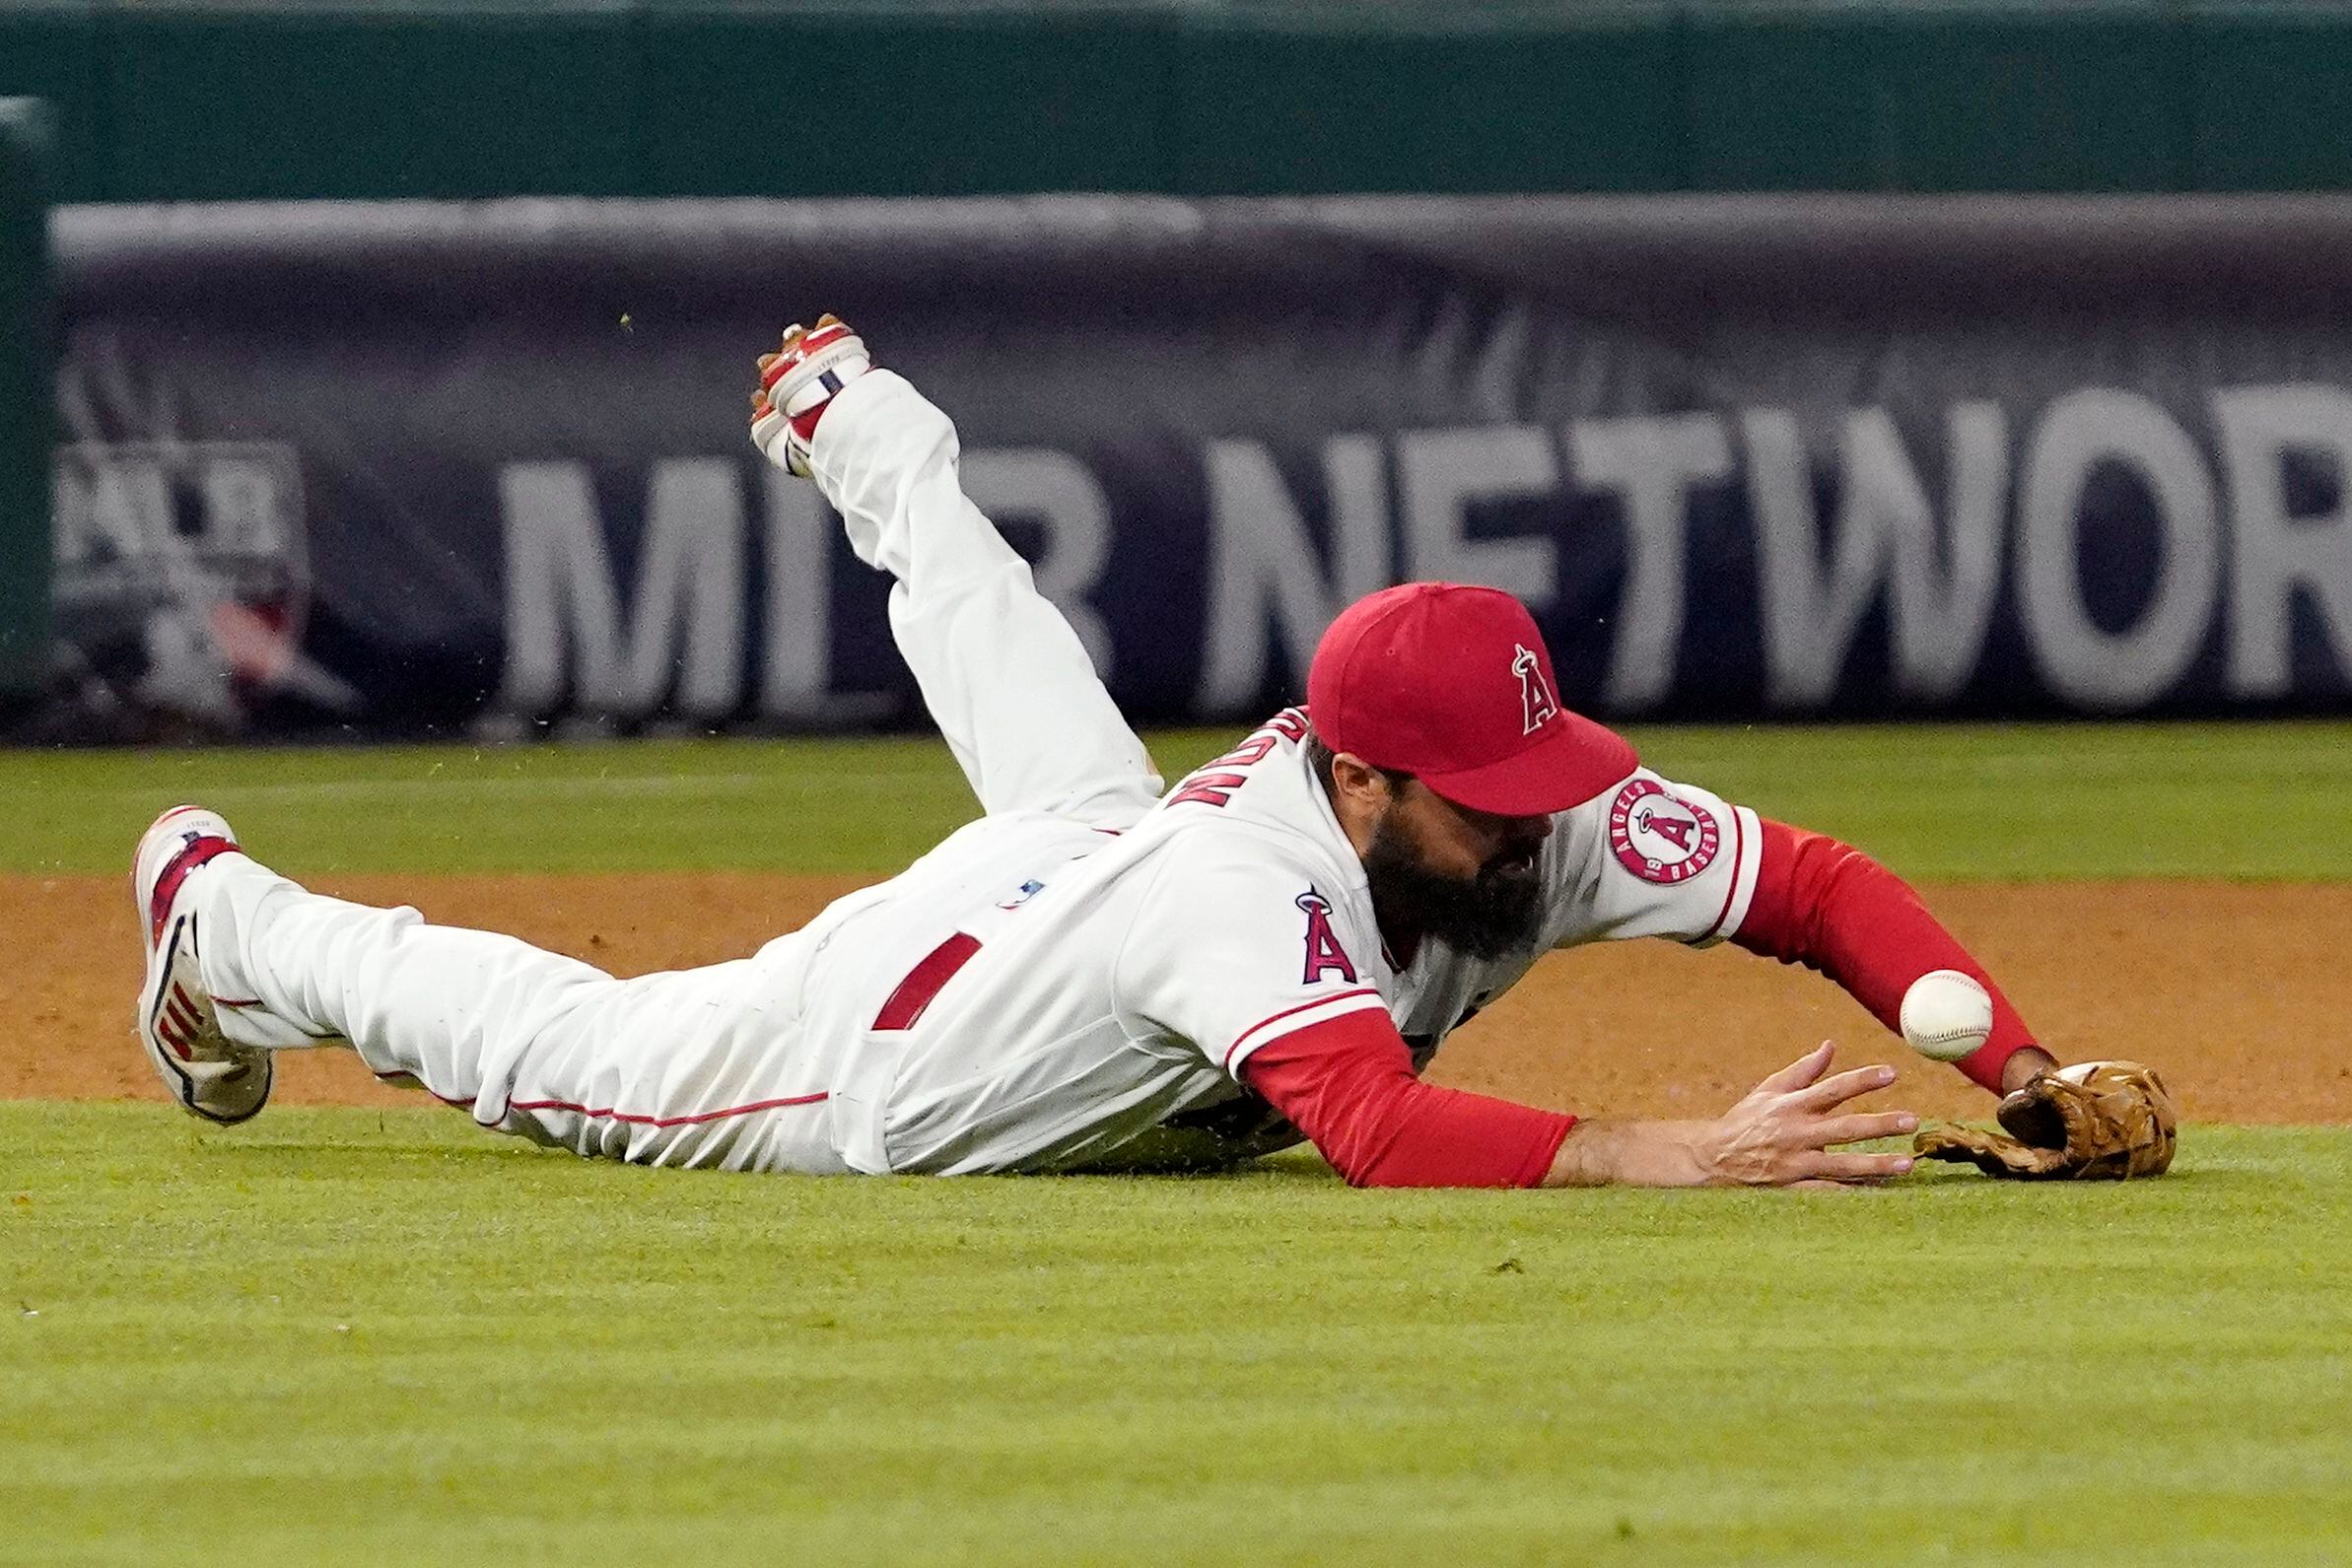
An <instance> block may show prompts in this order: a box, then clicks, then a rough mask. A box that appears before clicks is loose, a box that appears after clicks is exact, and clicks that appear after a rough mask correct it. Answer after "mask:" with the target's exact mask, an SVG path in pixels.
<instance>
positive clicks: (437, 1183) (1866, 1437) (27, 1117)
mask: <svg viewBox="0 0 2352 1568" xmlns="http://www.w3.org/2000/svg"><path fill="white" fill-rule="evenodd" d="M2182 1151H2183V1152H2182V1157H2181V1163H2180V1165H2179V1167H2178V1168H2177V1170H2176V1172H2175V1174H2174V1175H2173V1176H2172V1177H2169V1178H2167V1179H2166V1180H2165V1181H2163V1182H2159V1183H2150V1184H2144V1185H2135V1186H2132V1187H2128V1188H2123V1187H2111V1186H2082V1187H2057V1188H2024V1187H2015V1186H2006V1185H1995V1184H1993V1183H1991V1182H1988V1181H1985V1180H1983V1179H1982V1178H1979V1177H1977V1176H1975V1175H1974V1174H1973V1173H1971V1172H1958V1171H1954V1172H1950V1173H1943V1172H1939V1173H1937V1174H1936V1175H1934V1176H1933V1177H1931V1178H1929V1179H1923V1180H1915V1181H1911V1182H1906V1183H1903V1184H1899V1185H1898V1186H1896V1187H1893V1188H1890V1189H1888V1190H1885V1191H1881V1192H1873V1193H1820V1194H1813V1193H1632V1192H1614V1193H1612V1192H1603V1193H1352V1192H1349V1191H1347V1190H1346V1189H1344V1188H1342V1187H1341V1186H1340V1185H1339V1184H1338V1183H1337V1182H1336V1181H1335V1180H1333V1179H1332V1178H1331V1177H1330V1176H1329V1175H1328V1174H1326V1173H1324V1172H1323V1171H1322V1170H1321V1169H1320V1167H1319V1166H1317V1165H1316V1164H1315V1163H1313V1162H1312V1161H1304V1160H1284V1161H1280V1162H1277V1163H1276V1164H1275V1165H1274V1166H1273V1168H1272V1169H1270V1170H1267V1171H1265V1172H1263V1173H1260V1174H1253V1175H1248V1176H1243V1177H1238V1178H1231V1179H1222V1180H1210V1181H1198V1180H1196V1181H1127V1180H1111V1179H1094V1180H1063V1181H1055V1180H1039V1179H1027V1180H1024V1179H1002V1180H968V1181H954V1182H942V1181H924V1180H920V1179H908V1180H871V1179H847V1180H837V1181H814V1180H804V1179H793V1178H778V1177H726V1176H712V1175H703V1174H693V1173H676V1172H661V1171H645V1170H637V1169H631V1168H626V1167H617V1166H609V1165H597V1164H590V1163H588V1162H583V1161H578V1160H574V1159H571V1158H569V1157H568V1156H560V1155H548V1154H542V1153H538V1152H535V1151H532V1150H529V1149H527V1148H525V1147H523V1146H522V1145H520V1144H519V1143H518V1142H516V1141H514V1140H503V1139H497V1138H493V1137H491V1136H489V1135H487V1134H484V1133H481V1132H478V1131H476V1130H475V1129H473V1128H472V1127H470V1126H469V1125H467V1124H466V1122H465V1121H464V1120H463V1119H462V1118H460V1117H458V1116H456V1115H454V1114H451V1113H448V1112H442V1111H424V1110H421V1111H415V1112H407V1111H395V1112H389V1113H376V1112H355V1111H273V1112H271V1113H269V1114H268V1115H267V1116H265V1117H264V1118H263V1119H262V1120H260V1121H259V1122H256V1123H254V1124H253V1125H250V1126H247V1127H243V1128H237V1129H229V1130H214V1129H207V1128H201V1127H198V1126H196V1125H194V1124H192V1123H190V1122H188V1121H186V1120H185V1119H183V1118H180V1117H177V1116H176V1115H174V1114H173V1113H170V1112H168V1111H165V1110H163V1109H162V1108H158V1107H153V1106H146V1105H112V1106H104V1105H101V1106H88V1105H85V1106H54V1105H52V1106H42V1105H33V1104H7V1105H0V1198H4V1200H5V1205H6V1211H5V1213H0V1225H4V1226H5V1227H6V1229H5V1235H6V1238H7V1239H6V1242H5V1243H4V1244H0V1246H4V1247H5V1252H4V1254H0V1256H4V1257H5V1259H6V1262H7V1273H8V1285H7V1288H8V1298H7V1300H6V1302H5V1303H4V1304H0V1305H4V1306H5V1309H6V1310H5V1311H0V1375H5V1377H6V1378H7V1380H8V1387H9V1390H10V1401H9V1402H10V1419H9V1420H8V1421H7V1422H5V1423H0V1507H4V1508H5V1509H6V1510H7V1514H8V1517H9V1519H10V1521H11V1524H10V1530H9V1533H8V1538H7V1540H6V1542H5V1543H0V1556H7V1555H22V1556H23V1557H25V1558H27V1559H28V1560H55V1559H58V1558H64V1557H74V1558H88V1559H93V1560H116V1561H154V1560H172V1561H223V1562H228V1561H236V1562H254V1561H312V1562H326V1561H340V1562H368V1561H389V1560H412V1561H413V1560H442V1561H454V1560H471V1559H472V1558H473V1557H475V1556H478V1555H480V1554H481V1553H482V1552H483V1551H485V1550H491V1551H494V1553H495V1555H497V1556H499V1557H500V1558H502V1559H513V1560H524V1561H528V1560H552V1559H556V1558H559V1557H560V1558H566V1559H576V1558H577V1556H578V1554H579V1550H580V1547H581V1543H582V1542H583V1541H584V1540H592V1541H593V1542H594V1544H595V1548H596V1551H597V1553H598V1554H599V1555H604V1556H614V1557H630V1558H642V1559H648V1560H666V1559H668V1558H670V1557H675V1556H677V1555H680V1543H681V1542H686V1543H690V1544H689V1548H688V1549H693V1550H700V1549H706V1548H705V1547H704V1546H700V1545H694V1544H692V1543H719V1542H726V1541H753V1542H759V1543H762V1544H761V1547H760V1549H761V1550H762V1551H763V1552H765V1553H766V1554H770V1555H776V1554H781V1555H784V1556H787V1557H790V1558H792V1559H793V1560H796V1561H811V1562H828V1563H834V1562H838V1563H846V1564H856V1563H867V1562H872V1563H893V1564H895V1563H903V1562H908V1561H927V1562H931V1561H938V1562H945V1561H955V1562H974V1563H995V1562H1004V1563H1024V1564H1025V1563H1036V1562H1049V1561H1050V1562H1066V1561H1093V1562H1142V1561H1152V1562H1202V1563H1210V1562H1231V1561H1234V1560H1236V1559H1237V1558H1248V1559H1250V1560H1256V1561H1269V1562H1288V1561H1305V1560H1349V1561H1360V1562H1366V1563H1385V1562H1425V1561H1428V1560H1431V1559H1433V1558H1434V1559H1439V1560H1455V1561H1474V1562H1489V1561H1492V1562H1511V1561H1526V1562H1537V1561H1544V1562H1553V1561H1574V1562H1602V1561H1628V1562H1630V1561H1640V1562H1644V1563H1648V1562H1678V1563H1679V1562H1690V1563H1720V1562H1729V1561H1740V1562H1757V1563H1782V1562H1786V1563H1819V1562H1830V1561H1837V1562H1843V1561H1857V1562H1858V1561H1878V1562H1886V1561H1907V1560H1916V1559H1918V1558H1920V1557H1922V1556H1925V1557H1932V1558H1936V1559H1938V1560H1946V1559H1948V1560H1952V1561H1990V1560H1999V1561H2004V1562H2008V1561H2019V1562H2051V1563H2056V1562H2069V1561H2072V1562H2079V1561H2081V1560H2083V1556H2082V1554H2083V1553H2084V1551H2085V1550H2086V1549H2089V1550H2092V1551H2093V1552H2094V1554H2095V1555H2098V1556H2100V1557H2102V1558H2103V1559H2105V1558H2123V1559H2128V1560H2131V1561H2135V1562H2137V1561H2147V1562H2157V1563H2163V1562H2185V1561H2221V1560H2235V1561H2246V1560H2261V1561H2287V1560H2321V1559H2322V1558H2323V1557H2324V1555H2325V1554H2326V1553H2327V1552H2328V1551H2331V1550H2333V1549H2335V1547H2336V1546H2339V1545H2340V1543H2341V1541H2342V1540H2343V1539H2344V1538H2345V1536H2346V1534H2347V1533H2348V1532H2352V1499H2348V1498H2347V1496H2346V1494H2345V1493H2344V1491H2343V1489H2342V1477H2343V1475H2344V1474H2346V1473H2352V1426H2347V1424H2346V1423H2345V1422H2344V1421H2343V1419H2342V1414H2341V1412H2342V1409H2343V1407H2344V1400H2345V1398H2346V1397H2347V1395H2348V1394H2352V1292H2347V1291H2346V1290H2345V1289H2344V1284H2345V1279H2344V1272H2343V1271H2344V1263H2343V1254H2342V1248H2341V1237H2342V1236H2343V1234H2344V1231H2345V1226H2346V1224H2347V1222H2348V1221H2352V1132H2346V1131H2342V1130H2330V1131H2292V1130H2262V1131H2230V1130H2225V1129H2218V1128H2207V1127H2198V1128H2192V1129H2191V1131H2190V1134H2189V1135H2188V1136H2187V1137H2186V1138H2184V1140H2183V1144H2182ZM2151 1477H2155V1479H2154V1480H2153V1481H2152V1480H2151ZM2053 1487H2054V1488H2057V1489H2058V1491H2061V1492H2062V1493H2063V1494H2064V1495H2065V1496H2067V1497H2071V1498H2090V1499H2109V1500H2111V1499H2114V1498H2118V1497H2127V1498H2129V1499H2131V1502H2130V1505H2129V1506H2128V1507H2109V1506H2105V1505H2104V1504H2102V1505H2098V1506H2096V1507H2095V1509H2094V1511H2093V1512H2092V1513H2091V1514H2090V1515H2088V1516H2086V1515H2084V1514H2083V1513H2081V1512H2079V1511H2073V1510H2070V1509H2065V1508H2058V1507H2056V1506H2054V1505H2053V1503H2052V1498H2053V1496H2054V1495H2056V1493H2055V1492H2053ZM2086 1530H2092V1531H2095V1533H2096V1534H2095V1539H2093V1541H2092V1544H2091V1545H2090V1546H2089V1547H2086V1536H2085V1534H2084V1532H2085V1531H2086Z"/></svg>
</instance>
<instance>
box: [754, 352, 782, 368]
mask: <svg viewBox="0 0 2352 1568" xmlns="http://www.w3.org/2000/svg"><path fill="white" fill-rule="evenodd" d="M783 358H784V356H783V355H781V354H763V355H761V356H760V357H759V368H760V369H761V370H763V371H764V370H766V369H767V368H768V367H769V366H771V365H773V364H775V363H776V362H777V361H778V360H780V359H783Z"/></svg>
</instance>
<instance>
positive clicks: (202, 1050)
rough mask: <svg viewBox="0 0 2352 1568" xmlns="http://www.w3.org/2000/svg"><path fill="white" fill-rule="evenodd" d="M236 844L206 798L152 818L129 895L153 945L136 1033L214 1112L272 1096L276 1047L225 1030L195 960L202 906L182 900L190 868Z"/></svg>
mask: <svg viewBox="0 0 2352 1568" xmlns="http://www.w3.org/2000/svg"><path fill="white" fill-rule="evenodd" d="M237 849H238V843H237V835H236V834H234V833H232V832H231V831H230V829H229V824H228V823H227V822H226V821H224V820H223V819H222V818H221V817H219V816H218V815H216V814H215V813H213V812H210V811H207V810H205V809H204V808H203V807H202V806H173V808H172V809H171V810H169V811H167V812H165V813H164V814H163V815H162V816H160V817H158V818H156V819H155V821H154V822H152V823H150V824H149V825H148V829H147V831H146V833H145V834H143V835H141V836H140V839H139V850H138V853H137V854H136V855H135V856H134V857H133V859H132V861H131V897H132V898H133V899H134V900H136V901H137V903H138V907H139V925H140V933H141V936H142V938H143V939H144V940H145V942H146V946H147V984H146V985H145V986H144V987H142V988H141V989H140V991H139V1041H140V1044H142V1045H144V1046H145V1047H146V1048H147V1056H148V1058H149V1059H150V1060H152V1061H153V1062H154V1063H155V1070H156V1073H157V1075H158V1076H160V1077H161V1078H162V1079H163V1080H164V1087H165V1088H167V1089H169V1090H171V1091H172V1098H173V1099H174V1100H176V1101H178V1102H179V1104H180V1105H181V1106H182V1107H183V1108H185V1109H186V1110H188V1111H191V1112H193V1113H194V1114H195V1115H197V1116H200V1117H203V1118H204V1119H205V1120H207V1121H209V1122H222V1123H229V1122H242V1121H244V1120H245V1119H246V1118H247V1117H250V1116H252V1115H254V1114H255V1113H256V1112H258V1111H259V1110H260V1109H261V1108H262V1106H264V1105H265V1104H267V1103H268V1101H269V1086H270V1079H271V1076H272V1072H271V1066H270V1053H269V1052H267V1051H265V1050H261V1049H259V1048H256V1047H250V1046H238V1045H232V1044H231V1043H230V1041H229V1039H228V1037H227V1036H226V1035H224V1034H222V1033H221V1024H220V1015H219V1012H218V1011H217V1004H216V1001H215V998H214V996H213V994H212V992H211V990H210V989H208V988H207V987H206V986H205V984H204V976H203V972H202V970H201V968H200V966H199V965H198V964H197V962H196V955H197V953H198V951H199V948H198V940H199V937H200V935H201V932H200V931H199V930H198V926H197V919H196V914H195V912H194V911H193V910H190V909H184V908H182V907H181V905H182V903H183V901H182V899H181V897H180V894H181V893H182V892H183V891H184V890H185V889H186V886H187V881H188V878H189V877H190V876H191V875H192V874H195V873H197V872H200V871H201V870H202V869H203V867H204V864H205V862H207V861H209V860H211V859H212V858H213V857H214V856H215V855H219V854H225V853H227V852H231V851H235V850H237ZM245 1005H249V1004H245Z"/></svg>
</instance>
